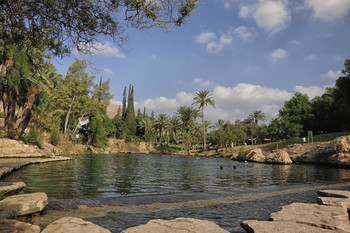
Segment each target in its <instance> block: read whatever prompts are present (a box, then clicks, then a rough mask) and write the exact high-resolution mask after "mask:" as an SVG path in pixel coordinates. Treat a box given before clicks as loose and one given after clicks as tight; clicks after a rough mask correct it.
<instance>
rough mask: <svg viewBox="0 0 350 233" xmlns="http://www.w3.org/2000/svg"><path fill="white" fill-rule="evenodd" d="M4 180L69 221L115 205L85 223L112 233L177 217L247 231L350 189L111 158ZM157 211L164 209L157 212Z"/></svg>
mask: <svg viewBox="0 0 350 233" xmlns="http://www.w3.org/2000/svg"><path fill="white" fill-rule="evenodd" d="M234 167H236V169H234ZM3 181H23V182H25V183H26V184H27V187H26V188H25V189H24V190H23V191H22V192H30V193H31V192H45V193H47V194H48V196H49V198H50V201H51V202H54V203H56V204H57V205H59V206H61V207H62V208H63V209H65V210H66V211H67V215H68V214H72V212H71V213H69V211H70V210H71V211H74V209H76V208H77V207H78V206H79V205H82V204H84V205H87V206H89V207H98V208H100V209H99V211H100V212H103V211H102V209H101V208H104V207H106V206H109V207H110V206H114V209H113V208H110V209H108V211H106V213H105V214H104V215H101V214H100V215H98V214H97V213H96V215H91V213H89V215H88V217H85V218H86V219H87V218H88V219H89V221H92V222H95V223H97V224H99V225H101V226H103V227H105V228H107V229H109V230H110V231H112V232H120V231H121V230H123V229H126V228H127V227H130V226H134V225H138V224H143V223H146V222H147V221H148V220H150V219H153V218H162V219H173V218H176V217H195V218H199V219H207V220H210V221H213V222H215V223H217V224H218V225H219V226H220V227H223V228H224V229H226V230H228V231H230V232H244V231H243V230H242V229H241V228H240V226H239V224H240V222H241V221H243V220H245V219H258V220H267V218H268V216H269V214H270V213H271V212H274V211H278V210H279V209H280V208H281V206H282V205H286V204H289V203H292V202H313V203H314V202H315V198H316V193H317V190H318V189H324V188H327V189H328V188H336V189H338V188H341V189H347V188H348V187H349V182H350V170H347V169H341V168H334V167H326V166H317V165H304V164H292V165H275V164H260V163H248V164H245V163H243V162H238V161H232V160H229V159H224V158H212V157H211V158H204V157H185V156H175V155H139V154H118V155H110V154H109V155H87V156H81V157H75V158H74V159H73V160H70V161H64V162H55V163H43V164H33V165H30V166H27V167H25V168H23V169H21V170H19V171H17V172H14V173H13V174H11V175H9V176H7V177H5V178H4V179H3ZM154 204H157V208H153V207H152V208H150V206H152V205H154ZM122 206H123V208H122ZM117 207H118V208H119V209H118V208H117ZM53 212H54V211H53ZM47 214H48V216H49V215H50V213H49V212H48V213H47ZM81 215H82V217H84V216H85V215H84V214H83V213H81ZM86 216H87V215H86ZM44 217H45V216H41V218H44ZM37 221H39V224H41V225H45V224H44V223H40V219H38V220H37Z"/></svg>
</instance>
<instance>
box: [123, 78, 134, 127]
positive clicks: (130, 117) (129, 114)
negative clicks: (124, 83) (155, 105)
mask: <svg viewBox="0 0 350 233" xmlns="http://www.w3.org/2000/svg"><path fill="white" fill-rule="evenodd" d="M125 121H126V122H128V123H132V124H134V123H136V120H135V110H134V86H131V85H129V95H128V106H127V108H126V114H125Z"/></svg>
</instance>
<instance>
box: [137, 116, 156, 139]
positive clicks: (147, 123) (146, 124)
mask: <svg viewBox="0 0 350 233" xmlns="http://www.w3.org/2000/svg"><path fill="white" fill-rule="evenodd" d="M139 126H140V127H141V128H144V129H145V140H146V141H148V138H149V137H148V133H149V131H150V130H151V128H152V127H153V122H152V121H151V120H150V119H149V118H148V117H143V118H142V119H141V121H140V122H139Z"/></svg>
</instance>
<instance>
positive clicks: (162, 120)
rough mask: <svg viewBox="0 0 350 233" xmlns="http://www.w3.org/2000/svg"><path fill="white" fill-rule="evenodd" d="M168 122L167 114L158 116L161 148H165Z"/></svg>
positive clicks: (157, 122) (157, 123)
mask: <svg viewBox="0 0 350 233" xmlns="http://www.w3.org/2000/svg"><path fill="white" fill-rule="evenodd" d="M167 121H168V116H167V115H166V114H164V113H161V114H159V115H158V116H157V119H156V125H157V126H158V128H159V135H160V145H161V146H163V134H164V129H165V125H166V124H167Z"/></svg>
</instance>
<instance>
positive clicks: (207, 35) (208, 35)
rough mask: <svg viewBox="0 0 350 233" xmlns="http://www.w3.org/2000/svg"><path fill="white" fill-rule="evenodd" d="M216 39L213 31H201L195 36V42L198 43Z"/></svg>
mask: <svg viewBox="0 0 350 233" xmlns="http://www.w3.org/2000/svg"><path fill="white" fill-rule="evenodd" d="M215 39H216V34H215V33H214V32H202V33H201V34H199V35H198V36H196V38H195V42H196V43H198V44H207V43H209V42H212V41H214V40H215Z"/></svg>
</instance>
